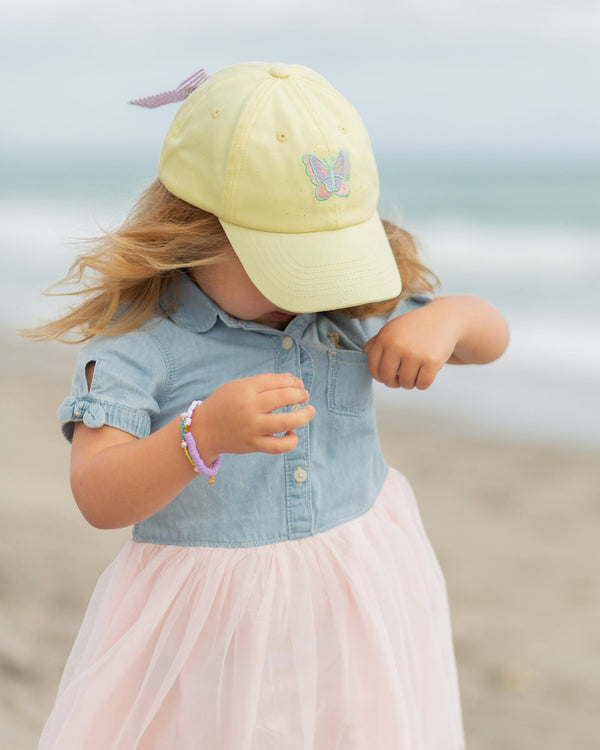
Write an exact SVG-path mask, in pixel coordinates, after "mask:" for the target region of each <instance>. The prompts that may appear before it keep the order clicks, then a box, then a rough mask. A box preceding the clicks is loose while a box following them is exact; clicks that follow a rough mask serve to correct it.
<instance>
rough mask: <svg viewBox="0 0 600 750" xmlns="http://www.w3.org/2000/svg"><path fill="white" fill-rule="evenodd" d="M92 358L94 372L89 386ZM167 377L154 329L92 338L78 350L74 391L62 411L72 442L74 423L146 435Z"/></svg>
mask: <svg viewBox="0 0 600 750" xmlns="http://www.w3.org/2000/svg"><path fill="white" fill-rule="evenodd" d="M90 363H94V375H93V379H92V383H91V387H90V388H89V389H88V385H87V379H86V367H87V365H88V364H90ZM168 380H169V372H168V368H167V365H166V361H165V358H164V356H163V353H162V350H161V347H160V345H159V343H158V341H157V340H156V339H155V338H154V337H153V336H152V335H151V334H148V333H147V332H144V331H140V332H134V333H131V334H125V335H123V336H98V337H96V338H94V339H92V341H91V342H90V343H89V344H88V345H86V346H85V347H84V348H83V349H82V350H81V352H80V353H79V356H78V358H77V366H76V368H75V373H74V375H73V383H72V389H71V394H70V395H69V396H68V397H67V398H66V399H65V400H64V401H63V402H62V404H61V405H60V407H59V410H58V419H59V421H60V424H61V430H62V433H63V435H64V436H65V437H66V438H67V440H69V441H71V440H72V439H73V431H74V426H75V422H83V424H85V425H86V427H91V428H98V427H103V426H104V425H108V426H110V427H115V428H117V429H119V430H123V431H124V432H128V433H129V434H131V435H134V436H135V437H139V438H142V437H146V436H147V435H149V434H150V432H151V427H152V418H153V417H154V416H156V415H157V414H158V413H159V411H160V406H161V401H162V394H163V392H164V390H165V388H166V385H167V383H168Z"/></svg>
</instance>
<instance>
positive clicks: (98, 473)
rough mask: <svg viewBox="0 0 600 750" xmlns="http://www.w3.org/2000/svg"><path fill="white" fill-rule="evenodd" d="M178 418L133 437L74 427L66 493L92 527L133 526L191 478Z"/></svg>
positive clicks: (159, 506) (103, 429)
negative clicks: (69, 483) (153, 430)
mask: <svg viewBox="0 0 600 750" xmlns="http://www.w3.org/2000/svg"><path fill="white" fill-rule="evenodd" d="M180 425H181V420H180V419H175V420H173V421H172V422H170V423H169V424H167V425H166V426H165V427H163V428H162V429H161V430H158V431H157V432H155V433H154V434H152V435H150V436H148V437H146V438H143V439H138V438H136V437H133V436H132V435H128V434H127V433H124V432H121V431H120V430H116V429H114V428H111V427H102V428H100V429H99V430H90V429H89V428H87V427H85V426H83V425H82V424H81V423H80V424H77V425H76V426H75V436H74V440H73V449H72V457H71V489H72V492H73V496H74V498H75V501H76V502H77V505H78V506H79V509H80V510H81V513H82V514H83V516H84V517H85V519H86V520H87V521H88V522H89V523H91V524H92V526H95V527H97V528H101V529H116V528H122V527H125V526H130V525H132V524H134V523H138V522H139V521H141V520H143V519H144V518H148V517H149V516H151V515H153V514H154V513H156V512H157V511H159V510H160V509H161V508H163V507H164V506H165V505H167V504H168V503H169V502H170V501H171V500H172V499H173V498H174V497H175V496H176V495H177V494H178V493H179V492H181V490H183V489H184V487H186V485H188V484H189V483H190V482H191V481H192V480H193V479H194V478H195V477H196V476H197V474H196V473H195V472H194V470H193V468H192V466H191V465H190V463H189V462H188V460H187V458H186V456H185V453H184V452H183V450H182V448H181V446H180V442H181V436H180V429H181V428H180Z"/></svg>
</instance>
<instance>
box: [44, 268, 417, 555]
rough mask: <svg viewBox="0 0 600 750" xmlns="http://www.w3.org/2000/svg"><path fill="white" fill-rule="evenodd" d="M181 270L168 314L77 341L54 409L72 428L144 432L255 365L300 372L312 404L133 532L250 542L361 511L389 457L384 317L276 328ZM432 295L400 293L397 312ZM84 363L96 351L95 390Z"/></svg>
mask: <svg viewBox="0 0 600 750" xmlns="http://www.w3.org/2000/svg"><path fill="white" fill-rule="evenodd" d="M178 281H179V282H180V283H179V284H178V287H179V291H178V296H177V300H178V302H177V306H176V308H175V311H174V312H173V313H172V314H171V315H170V316H169V317H161V318H159V319H158V322H157V320H156V319H155V320H153V321H152V322H151V323H148V324H145V325H144V326H143V327H141V328H139V329H136V330H135V331H132V332H130V333H126V334H123V335H119V336H96V337H95V338H93V339H92V340H91V341H90V342H88V343H87V344H86V346H85V347H83V348H82V350H81V351H80V353H79V357H78V361H77V367H76V371H75V374H74V377H73V386H72V391H71V395H70V396H69V397H68V398H67V399H65V401H64V402H63V403H62V405H61V406H60V409H59V413H58V416H59V419H60V421H61V424H62V430H63V433H64V435H65V436H66V437H67V439H69V440H71V439H72V436H73V423H74V422H76V421H80V420H82V421H83V422H84V424H85V425H87V426H88V427H91V428H97V427H101V426H102V425H110V426H111V427H116V428H118V429H120V430H124V431H125V432H128V433H131V434H132V435H135V436H137V437H139V438H143V437H145V436H147V435H149V434H150V433H152V432H155V431H156V430H158V429H160V428H161V427H163V426H164V425H166V424H167V423H168V422H170V421H171V420H172V419H174V418H175V417H176V416H177V415H179V414H180V413H181V412H182V411H185V409H186V408H187V407H188V405H189V404H190V402H191V401H193V400H194V399H201V400H202V399H206V398H207V397H208V396H209V395H210V394H211V393H212V392H213V391H214V390H216V389H217V388H219V386H221V385H223V384H224V383H226V382H228V381H230V380H234V379H236V378H242V377H248V376H250V375H255V374H259V373H271V372H273V373H286V372H289V373H292V374H294V375H296V376H297V377H299V378H301V380H302V381H303V383H304V386H305V388H306V389H307V390H308V391H309V393H310V403H311V404H312V405H313V406H314V407H315V410H316V412H315V416H314V418H313V419H312V421H311V422H309V424H307V425H306V426H304V427H301V428H300V429H298V430H296V434H297V436H298V445H297V446H296V447H295V448H294V449H293V450H292V451H290V452H288V453H284V454H282V455H277V456H273V455H267V454H264V453H251V454H246V455H233V454H226V455H224V456H223V460H222V463H221V468H220V470H219V473H218V475H217V477H216V483H215V484H214V485H213V486H209V485H208V484H207V482H206V478H205V477H203V476H202V475H199V476H198V477H196V478H195V479H194V480H193V481H192V482H191V483H190V484H189V485H188V486H187V487H186V488H185V489H184V490H183V491H182V492H180V493H179V494H178V495H177V496H176V497H175V498H174V500H172V501H171V502H170V503H169V504H168V505H167V506H166V507H164V508H162V509H161V510H160V511H158V513H156V514H154V515H152V516H150V517H149V518H147V519H145V520H143V521H141V522H139V523H137V524H136V525H135V526H134V528H133V539H134V540H135V541H139V542H152V543H158V544H174V545H188V546H211V547H249V546H256V545H263V544H270V543H273V542H279V541H283V540H288V539H299V538H301V537H304V536H308V535H311V534H317V533H319V532H322V531H325V530H327V529H331V528H333V527H334V526H337V525H338V524H341V523H343V522H345V521H349V520H351V519H353V518H356V517H357V516H360V515H361V514H363V513H365V512H366V511H367V510H368V509H369V508H370V507H371V506H372V505H373V503H374V502H375V499H376V497H377V494H378V493H379V491H380V489H381V487H382V485H383V482H384V481H385V478H386V476H387V473H388V467H387V465H386V463H385V461H384V459H383V456H382V455H381V451H380V448H379V442H378V439H377V432H376V425H375V410H374V405H373V390H372V380H371V376H370V374H369V370H368V367H367V355H366V354H364V352H363V351H362V347H363V345H364V344H365V343H366V341H367V340H368V339H369V338H371V336H373V335H375V333H377V331H378V330H379V329H380V328H381V326H382V325H383V324H384V323H385V322H386V320H387V318H381V317H371V318H367V319H365V320H355V319H352V318H350V317H349V316H348V315H347V314H345V313H341V312H330V313H310V314H303V315H298V316H297V317H295V318H294V319H293V320H291V321H290V322H289V323H288V324H287V326H286V328H285V330H283V331H279V330H276V329H274V328H270V327H268V326H265V325H262V324H260V323H252V322H249V321H243V320H238V319H237V318H234V317H232V316H230V315H228V314H227V313H226V312H224V311H223V310H222V309H221V308H220V307H218V306H217V305H216V304H215V303H214V302H213V301H212V300H211V299H210V298H209V297H207V296H206V295H205V294H204V293H203V292H202V291H201V290H200V289H199V288H198V286H196V284H194V282H193V281H192V280H191V279H190V278H189V277H188V276H187V275H186V274H184V273H182V274H180V277H179V279H178ZM171 292H172V293H174V290H173V289H172V290H171ZM425 302H426V300H425V299H424V298H420V297H413V298H411V299H407V300H403V301H402V302H400V303H399V305H398V306H397V307H396V309H395V310H394V311H393V313H392V315H391V316H390V317H394V316H397V315H399V314H402V313H404V312H407V311H409V310H413V309H415V308H417V307H419V306H421V305H423V304H424V303H425ZM88 362H95V369H94V377H93V380H92V384H91V388H90V389H89V391H88V387H87V382H86V377H85V367H86V364H87V363H88ZM291 408H293V407H291ZM197 429H201V426H200V425H198V428H197Z"/></svg>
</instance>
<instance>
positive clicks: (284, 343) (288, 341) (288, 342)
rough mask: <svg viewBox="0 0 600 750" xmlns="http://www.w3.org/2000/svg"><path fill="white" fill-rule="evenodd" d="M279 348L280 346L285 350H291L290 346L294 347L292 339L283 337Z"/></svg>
mask: <svg viewBox="0 0 600 750" xmlns="http://www.w3.org/2000/svg"><path fill="white" fill-rule="evenodd" d="M281 346H282V347H283V348H284V349H286V350H287V349H291V348H292V346H294V340H293V339H292V338H290V337H289V336H284V337H283V338H282V339H281Z"/></svg>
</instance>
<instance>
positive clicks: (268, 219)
mask: <svg viewBox="0 0 600 750" xmlns="http://www.w3.org/2000/svg"><path fill="white" fill-rule="evenodd" d="M343 150H345V151H346V152H347V154H348V161H349V174H348V176H347V180H346V182H347V187H348V194H347V195H342V192H343V191H340V193H335V192H333V194H331V193H330V194H329V195H330V197H327V198H326V199H323V200H319V199H318V197H317V194H316V185H315V183H314V181H312V180H311V177H310V175H309V173H308V171H309V167H308V166H307V165H306V164H305V162H304V161H303V158H304V157H305V155H306V154H312V155H313V156H314V157H316V159H318V160H320V162H321V163H322V164H324V165H326V166H327V167H329V166H330V165H333V164H334V163H335V160H336V158H337V157H338V155H339V154H340V152H342V151H343ZM159 177H160V179H161V180H162V182H163V183H164V185H165V186H166V188H167V189H168V190H170V191H171V192H172V193H173V194H174V195H176V196H178V197H179V198H182V199H183V200H185V201H187V202H189V203H191V204H193V205H195V206H198V207H200V208H203V209H205V210H206V211H210V212H211V213H214V214H215V215H216V216H218V217H219V219H220V220H221V223H222V224H223V226H224V228H225V231H226V232H227V235H228V237H229V240H230V242H231V244H232V246H233V248H234V250H235V251H236V253H237V255H238V256H239V258H240V260H241V262H242V264H243V265H244V268H245V269H246V271H247V272H248V274H249V275H250V277H251V278H252V280H253V282H254V283H255V285H256V286H257V287H258V288H259V289H260V290H261V292H262V293H263V294H264V295H265V296H266V297H267V298H268V299H270V300H271V301H272V302H274V303H275V304H277V305H278V306H280V307H282V308H284V309H286V310H290V311H293V312H313V311H316V310H324V309H334V308H336V307H346V306H350V305H354V304H362V303H363V302H370V301H376V300H381V299H389V298H391V297H394V296H396V295H397V294H399V293H400V291H401V282H400V278H399V275H398V272H397V269H396V264H395V262H394V260H393V256H392V253H391V249H390V248H389V244H388V243H387V239H386V238H385V235H384V233H383V231H382V229H381V222H380V221H379V218H378V217H377V201H378V197H379V186H378V177H377V167H376V164H375V159H374V156H373V152H372V148H371V144H370V141H369V137H368V135H367V132H366V129H365V127H364V125H363V123H362V120H361V119H360V117H359V115H358V114H357V112H356V111H355V110H354V108H353V107H352V106H351V105H350V104H349V103H348V102H347V101H346V99H344V98H343V97H342V96H341V94H339V93H338V92H337V91H336V90H335V89H334V88H333V87H332V86H331V85H330V84H329V83H327V81H326V80H325V79H324V78H322V77H321V76H320V75H318V74H317V73H315V72H313V71H311V70H309V69H308V68H305V67H302V66H299V65H283V64H281V63H276V64H272V63H244V64H240V65H234V66H231V67H229V68H225V69H224V70H221V71H219V72H218V73H215V74H214V75H212V76H211V77H210V78H209V79H208V81H207V82H206V83H204V84H203V85H201V86H200V87H199V88H198V89H197V90H196V91H195V92H194V93H193V94H192V95H191V96H190V97H188V99H187V100H186V101H185V102H184V103H183V105H182V106H181V108H180V109H179V111H178V112H177V115H176V117H175V119H174V121H173V124H172V125H171V128H170V129H169V131H168V133H167V136H166V139H165V141H164V145H163V149H162V153H161V158H160V163H159ZM326 184H329V185H331V182H329V183H326ZM326 192H327V191H325V193H326ZM336 230H343V240H342V235H340V236H339V237H337V236H334V232H335V231H336ZM342 242H343V246H342ZM346 253H347V255H346ZM346 261H347V262H346ZM274 264H276V265H277V266H278V268H277V269H275V268H274ZM371 265H374V266H376V267H375V268H373V270H372V272H369V267H370V266H371ZM351 269H353V270H351ZM362 275H364V281H361V276H362ZM284 277H285V279H287V283H285V284H283V285H282V286H279V284H281V283H282V278H284ZM295 277H297V280H296V282H294V278H295ZM317 277H318V278H317ZM302 279H303V281H302ZM376 279H381V285H380V286H379V285H378V282H376ZM317 282H318V283H317ZM315 284H316V286H318V288H319V289H320V293H319V294H316V293H315V292H314V288H316V287H313V285H315ZM308 297H310V298H311V299H310V302H309V300H308ZM309 308H310V309H309Z"/></svg>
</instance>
